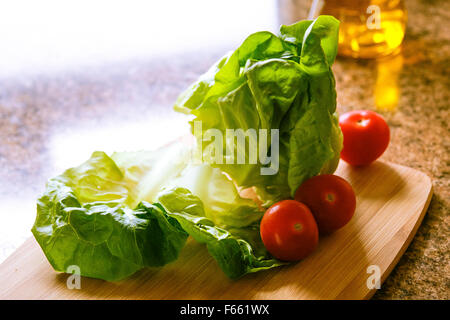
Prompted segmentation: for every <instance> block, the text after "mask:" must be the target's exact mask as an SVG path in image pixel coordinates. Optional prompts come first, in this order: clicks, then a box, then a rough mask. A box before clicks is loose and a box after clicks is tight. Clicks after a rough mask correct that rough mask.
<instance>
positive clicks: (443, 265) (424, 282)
mask: <svg viewBox="0 0 450 320" xmlns="http://www.w3.org/2000/svg"><path fill="white" fill-rule="evenodd" d="M406 3H407V7H408V9H409V23H408V29H407V36H406V39H405V41H404V44H403V47H402V52H401V53H399V54H398V55H396V56H391V57H387V58H384V59H381V60H379V61H374V60H362V61H357V60H353V59H346V58H339V59H338V60H337V61H336V63H335V65H334V67H333V69H334V73H335V77H336V83H337V91H338V110H339V111H340V112H344V111H348V110H354V109H372V110H376V111H378V112H380V113H381V114H383V115H384V116H385V118H386V119H387V121H388V123H389V125H390V128H391V134H392V140H391V144H390V147H389V148H388V150H387V152H386V153H385V154H384V155H383V159H384V160H387V161H392V162H395V163H398V164H401V165H405V166H409V167H412V168H415V169H418V170H421V171H423V172H425V173H426V174H427V175H428V176H430V177H431V179H432V181H433V187H434V195H433V198H432V200H431V204H430V207H429V209H428V212H427V214H426V216H425V218H424V221H423V223H422V225H421V226H420V228H419V230H418V232H417V234H416V236H415V238H414V239H413V241H412V243H411V245H410V246H409V248H408V249H407V251H406V253H405V254H404V256H403V257H402V258H401V260H400V262H399V263H398V265H397V266H396V267H395V269H394V270H393V272H392V273H391V275H390V276H389V277H388V279H387V280H386V281H385V283H384V284H383V286H382V288H381V289H380V290H378V291H377V293H376V294H375V296H374V299H449V298H450V269H449V267H450V250H449V249H450V248H449V238H450V227H449V226H450V221H449V212H450V189H449V181H450V179H449V175H450V158H449V155H450V140H449V136H450V135H449V133H450V131H449V119H450V105H449V101H450V91H449V88H450V22H449V21H450V16H449V12H450V3H448V1H444V0H435V1H424V0H410V1H406ZM223 50H224V49H223V48H211V50H210V51H208V52H205V51H202V52H200V53H199V52H193V53H191V54H183V55H181V54H179V55H171V56H166V57H160V58H152V59H147V60H146V59H141V60H139V59H135V60H130V61H126V62H122V63H115V64H105V65H96V66H91V67H85V68H80V69H78V70H76V71H74V70H72V71H60V72H54V73H39V74H33V75H20V76H8V77H6V76H5V77H0V208H1V211H0V217H1V219H6V220H3V222H2V225H3V226H0V261H2V260H3V259H4V258H5V257H6V256H7V255H8V254H9V253H11V252H12V251H13V250H14V249H15V248H17V247H18V246H19V245H20V243H21V242H23V241H24V240H25V239H26V238H28V237H29V236H30V235H31V234H30V232H29V229H30V227H31V225H32V223H33V221H34V214H35V213H34V206H35V199H36V196H37V195H38V194H39V193H40V192H42V191H43V187H44V184H45V181H46V180H47V179H48V178H49V177H51V176H54V175H55V174H58V173H60V172H61V170H63V169H64V168H66V167H68V166H72V165H76V164H78V163H79V162H80V161H82V160H84V159H86V158H87V157H88V156H89V154H90V152H92V151H93V149H94V148H98V149H101V150H105V149H106V150H105V151H108V150H109V149H108V148H110V149H111V148H114V147H116V149H135V148H141V147H148V145H149V144H154V145H157V144H158V143H161V142H162V141H163V140H164V139H162V138H161V137H160V136H159V135H158V133H159V132H160V128H166V129H168V131H169V132H170V133H169V134H168V136H167V137H165V138H167V139H170V138H173V137H176V136H177V135H179V134H180V133H182V132H184V131H183V130H187V127H184V125H183V123H184V121H183V119H181V118H180V116H179V115H177V114H175V113H174V112H173V111H172V108H171V106H172V104H173V102H174V101H175V99H176V97H177V95H178V94H179V93H180V92H181V91H182V90H183V89H185V88H186V87H187V85H188V84H190V83H191V82H192V81H194V80H195V79H196V78H197V77H198V75H200V74H201V73H203V72H204V71H205V70H206V69H207V68H208V67H209V66H210V65H211V64H212V63H213V62H215V60H216V59H218V58H219V57H220V56H221V55H222V54H223V53H224V51H223ZM384 97H389V99H388V101H386V99H383V98H384ZM133 135H134V136H136V135H139V136H140V139H139V141H137V142H135V141H131V140H132V139H123V137H127V136H128V137H129V136H133ZM121 138H122V139H121ZM111 141H112V142H111ZM6 213H7V214H6ZM5 221H6V223H4V222H5ZM18 221H21V222H22V223H23V224H24V225H23V226H20V227H16V225H17V224H18Z"/></svg>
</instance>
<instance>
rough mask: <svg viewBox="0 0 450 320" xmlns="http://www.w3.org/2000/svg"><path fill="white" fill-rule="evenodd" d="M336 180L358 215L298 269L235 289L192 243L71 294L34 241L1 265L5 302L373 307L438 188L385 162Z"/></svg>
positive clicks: (344, 169)
mask: <svg viewBox="0 0 450 320" xmlns="http://www.w3.org/2000/svg"><path fill="white" fill-rule="evenodd" d="M336 174H338V175H340V176H342V177H344V178H345V179H347V180H348V181H349V182H350V183H351V184H352V185H353V187H354V189H355V192H356V195H357V208H356V212H355V215H354V217H353V219H352V220H351V222H350V223H349V224H348V225H346V226H345V227H344V228H342V229H341V230H339V231H337V232H336V233H334V234H332V235H330V236H327V237H322V238H321V239H320V243H319V247H318V249H317V250H316V251H315V252H314V253H313V254H312V255H310V256H309V257H308V258H306V259H305V260H303V261H300V262H298V263H296V264H292V265H289V266H283V267H280V268H275V269H271V270H268V271H262V272H259V273H255V274H250V275H246V276H244V277H243V278H241V279H239V280H234V281H233V280H229V279H228V278H226V276H225V275H224V274H223V273H222V271H221V270H220V268H219V267H218V265H217V264H216V262H215V261H214V260H213V259H212V258H211V257H210V256H209V254H208V252H207V250H206V248H205V246H204V245H201V244H198V243H196V242H195V241H192V240H191V239H190V240H189V241H188V243H187V245H186V247H185V248H184V249H183V250H182V252H181V254H180V257H179V259H178V260H177V261H175V262H173V263H171V264H169V265H167V266H165V267H164V268H158V269H156V268H153V269H146V270H142V271H139V272H138V273H136V274H135V275H133V276H131V277H130V278H128V279H126V280H123V281H121V282H114V283H112V282H106V281H103V280H97V279H89V278H84V277H82V278H81V280H80V284H81V288H80V289H68V287H67V281H68V277H69V275H68V274H61V273H56V272H55V271H53V269H52V268H51V266H50V264H49V263H48V262H47V260H46V258H45V256H44V254H43V253H42V251H41V250H40V247H39V246H38V244H37V242H36V241H35V240H34V238H30V239H28V240H27V241H26V242H25V243H24V244H23V245H22V246H21V247H20V248H19V249H18V250H17V251H16V252H14V253H13V254H12V255H11V256H10V257H9V258H8V259H7V260H6V261H5V262H4V263H3V264H2V265H0V299H368V298H370V297H371V296H372V295H373V294H374V292H375V290H376V289H375V288H373V286H371V288H369V287H368V285H367V283H368V278H369V277H372V278H373V277H374V276H376V271H377V268H379V269H378V270H379V271H380V276H381V282H383V281H384V280H385V279H386V277H387V276H388V275H389V273H390V272H391V271H392V269H393V268H394V266H395V265H396V263H397V262H398V260H399V259H400V257H401V255H402V254H403V253H404V251H405V250H406V248H407V247H408V245H409V243H410V242H411V240H412V238H413V237H414V234H415V233H416V231H417V229H418V227H419V225H420V223H421V221H422V219H423V217H424V215H425V212H426V209H427V207H428V205H429V203H430V200H431V195H432V184H431V181H430V179H429V178H428V177H427V176H426V175H425V174H423V173H421V172H419V171H416V170H413V169H411V168H407V167H403V166H399V165H395V164H391V163H386V162H381V161H377V162H375V163H374V164H372V165H370V166H368V167H365V168H353V167H351V166H348V165H346V164H345V163H343V162H341V163H340V165H339V168H338V170H337V173H336ZM369 282H370V283H374V282H371V281H369Z"/></svg>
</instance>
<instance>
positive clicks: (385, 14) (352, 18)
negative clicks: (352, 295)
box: [310, 0, 407, 58]
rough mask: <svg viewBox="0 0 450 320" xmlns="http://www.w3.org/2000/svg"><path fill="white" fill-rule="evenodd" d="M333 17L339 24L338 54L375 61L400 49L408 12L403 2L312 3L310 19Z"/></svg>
mask: <svg viewBox="0 0 450 320" xmlns="http://www.w3.org/2000/svg"><path fill="white" fill-rule="evenodd" d="M318 14H327V15H332V16H334V17H335V18H337V19H339V20H340V21H341V25H340V30H339V54H340V55H343V56H350V57H355V58H377V57H380V56H385V55H388V54H391V53H393V52H395V51H397V49H398V48H399V47H400V45H401V43H402V41H403V38H404V36H405V29H406V21H407V12H406V8H405V5H404V1H403V0H314V1H313V3H312V7H311V11H310V16H317V15H318Z"/></svg>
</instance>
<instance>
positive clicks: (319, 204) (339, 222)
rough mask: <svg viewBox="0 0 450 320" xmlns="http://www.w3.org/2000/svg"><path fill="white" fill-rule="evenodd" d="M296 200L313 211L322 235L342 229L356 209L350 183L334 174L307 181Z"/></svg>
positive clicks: (299, 190)
mask: <svg viewBox="0 0 450 320" xmlns="http://www.w3.org/2000/svg"><path fill="white" fill-rule="evenodd" d="M295 200H297V201H301V202H302V203H304V204H306V205H307V206H308V208H310V209H311V212H312V214H313V215H314V218H315V220H316V222H317V226H318V227H319V232H320V233H321V234H327V233H331V232H333V231H336V230H337V229H339V228H342V227H343V226H344V225H346V224H347V223H348V222H349V221H350V219H351V218H352V217H353V214H354V212H355V208H356V197H355V192H354V191H353V188H352V186H351V185H350V183H348V182H347V181H346V180H344V179H342V178H341V177H338V176H336V175H332V174H324V175H319V176H315V177H312V178H310V179H308V180H306V181H305V182H304V183H302V185H301V186H300V187H299V188H298V189H297V191H296V192H295Z"/></svg>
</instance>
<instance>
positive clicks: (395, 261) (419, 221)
mask: <svg viewBox="0 0 450 320" xmlns="http://www.w3.org/2000/svg"><path fill="white" fill-rule="evenodd" d="M396 165H397V164H396ZM397 166H400V167H404V166H401V165H397ZM408 168H409V167H408ZM409 169H411V170H415V171H416V172H418V173H420V174H421V175H423V178H424V180H425V181H426V182H427V184H428V185H427V188H428V189H429V190H428V198H427V200H426V201H425V205H424V207H423V209H422V212H421V213H420V215H419V218H418V219H417V221H416V223H415V225H414V227H413V229H412V231H411V232H410V233H409V236H408V238H407V240H406V241H405V242H404V243H403V246H402V247H401V249H400V250H399V251H398V253H397V255H396V256H395V258H394V259H393V260H392V262H391V264H390V265H389V267H388V268H387V269H386V271H385V272H384V273H383V275H382V277H381V285H383V283H384V282H385V281H386V279H387V278H388V277H389V275H390V274H391V272H392V271H393V270H394V268H395V266H396V265H397V264H398V262H399V261H400V259H401V257H402V256H403V254H404V253H405V252H406V250H407V249H408V247H409V245H410V244H411V242H412V240H413V239H414V237H415V236H416V233H417V230H419V227H420V225H421V224H422V221H423V219H424V218H425V215H426V213H427V211H428V207H429V206H430V203H431V199H432V198H433V183H432V182H431V178H430V177H429V176H428V175H426V174H425V173H423V172H422V171H419V170H416V169H413V168H409ZM399 232H401V230H400V231H399ZM377 290H378V289H372V290H370V291H369V292H368V293H367V295H366V296H365V297H364V298H363V300H369V299H371V298H372V297H373V296H374V294H375V293H376V291H377Z"/></svg>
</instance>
